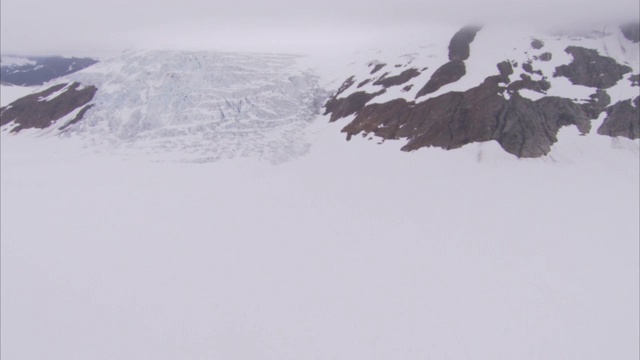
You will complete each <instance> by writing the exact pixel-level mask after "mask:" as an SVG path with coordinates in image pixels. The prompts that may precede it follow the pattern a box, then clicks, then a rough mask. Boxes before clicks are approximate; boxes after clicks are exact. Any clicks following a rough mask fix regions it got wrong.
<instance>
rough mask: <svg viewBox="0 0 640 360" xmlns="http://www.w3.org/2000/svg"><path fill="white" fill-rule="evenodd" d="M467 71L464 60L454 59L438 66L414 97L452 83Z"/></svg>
mask: <svg viewBox="0 0 640 360" xmlns="http://www.w3.org/2000/svg"><path fill="white" fill-rule="evenodd" d="M466 73H467V69H466V67H465V66H464V61H462V60H454V61H449V62H448V63H446V64H444V65H442V66H441V67H439V68H438V69H437V70H436V71H435V72H434V73H433V75H431V79H429V81H428V82H427V83H426V84H425V85H424V86H423V87H422V89H420V91H418V93H417V94H416V98H419V97H421V96H424V95H427V94H431V93H434V92H436V91H438V89H440V88H441V87H443V86H445V85H447V84H451V83H454V82H456V81H458V80H460V78H462V77H463V76H464V75H465V74H466Z"/></svg>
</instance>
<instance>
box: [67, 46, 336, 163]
mask: <svg viewBox="0 0 640 360" xmlns="http://www.w3.org/2000/svg"><path fill="white" fill-rule="evenodd" d="M297 59H298V57H297V56H294V55H275V54H238V53H217V52H183V51H169V50H166V51H162V50H153V51H132V52H126V53H124V54H122V55H121V56H117V57H115V58H112V59H109V60H106V61H103V62H101V63H99V64H97V65H95V66H93V67H91V68H88V69H86V70H84V71H82V72H78V73H75V74H72V75H70V76H68V77H67V78H65V79H64V80H71V81H77V82H80V83H81V84H85V85H94V86H97V87H98V89H99V90H98V93H97V94H96V97H95V99H94V104H95V106H94V107H93V108H91V109H90V110H89V111H88V112H87V113H86V115H85V118H84V119H83V121H81V122H80V123H78V124H76V125H74V126H73V127H71V128H69V130H68V131H67V136H72V135H74V136H75V135H77V136H80V137H82V138H83V139H85V140H86V141H87V142H89V143H91V144H93V145H98V146H100V145H107V146H108V148H109V149H110V150H113V151H114V152H116V153H121V154H127V153H131V151H132V150H133V152H136V153H148V154H150V155H152V154H156V155H158V156H160V157H162V158H163V159H173V160H178V161H186V162H204V161H214V160H219V159H225V158H226V159H229V158H235V157H257V158H260V159H264V160H267V161H269V162H273V163H280V162H283V161H286V160H288V159H291V158H293V157H296V156H300V155H303V154H305V153H306V152H307V151H308V149H309V144H308V142H307V141H306V140H305V138H304V129H305V128H306V127H307V126H308V125H309V124H310V123H311V122H312V121H313V120H314V119H315V118H316V116H317V114H318V112H319V110H320V107H321V106H322V105H323V102H324V99H325V98H326V92H325V91H324V90H323V89H321V88H320V86H319V84H318V78H317V76H316V75H314V74H313V73H312V72H310V71H306V70H304V69H301V68H300V67H298V66H296V61H297ZM152 156H153V155H152ZM172 156H176V157H177V158H172Z"/></svg>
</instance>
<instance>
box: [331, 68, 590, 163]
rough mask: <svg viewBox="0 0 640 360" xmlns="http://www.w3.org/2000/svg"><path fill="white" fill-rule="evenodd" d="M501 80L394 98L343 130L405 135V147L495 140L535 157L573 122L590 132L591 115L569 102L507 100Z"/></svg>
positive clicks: (454, 145)
mask: <svg viewBox="0 0 640 360" xmlns="http://www.w3.org/2000/svg"><path fill="white" fill-rule="evenodd" d="M500 81H501V79H500V76H493V77H489V78H487V80H486V81H485V82H484V83H483V84H482V85H480V86H478V87H475V88H472V89H469V90H468V91H465V92H451V93H447V94H444V95H441V96H438V97H435V98H431V99H428V100H426V101H424V102H422V103H418V104H416V103H415V102H407V101H405V100H403V99H398V100H394V101H390V102H387V103H384V104H371V105H367V106H366V107H364V108H363V109H362V110H361V111H359V112H358V115H357V116H356V118H355V119H354V120H353V121H352V122H351V123H350V124H348V125H347V126H346V127H345V128H344V129H343V132H345V133H347V136H348V137H351V136H353V135H355V134H358V133H360V132H364V133H373V134H375V135H377V136H380V137H382V138H385V139H398V138H406V139H408V140H409V142H408V143H407V145H405V146H404V147H403V150H406V151H411V150H416V149H419V148H421V147H425V146H427V147H428V146H437V147H441V148H444V149H455V148H459V147H461V146H463V145H466V144H469V143H472V142H478V141H489V140H496V141H497V142H498V143H500V145H501V146H502V147H503V148H504V149H505V150H506V151H508V152H509V153H512V154H514V155H516V156H519V157H537V156H542V155H545V154H547V153H548V152H549V151H550V149H551V145H552V144H553V143H554V142H556V141H557V139H556V134H557V132H558V129H559V128H560V127H562V126H566V125H577V126H578V127H579V129H580V130H581V131H583V132H588V131H589V129H590V123H589V119H588V118H587V116H586V115H585V114H584V113H583V112H582V110H581V108H580V107H579V106H578V105H576V104H574V103H572V102H571V101H570V100H568V99H562V98H554V97H545V98H542V99H540V100H538V101H532V100H529V99H526V98H523V97H521V96H519V95H518V94H517V93H515V94H514V96H512V97H511V98H510V99H509V100H507V99H505V98H504V97H503V96H502V93H503V92H504V91H505V89H504V87H501V86H500Z"/></svg>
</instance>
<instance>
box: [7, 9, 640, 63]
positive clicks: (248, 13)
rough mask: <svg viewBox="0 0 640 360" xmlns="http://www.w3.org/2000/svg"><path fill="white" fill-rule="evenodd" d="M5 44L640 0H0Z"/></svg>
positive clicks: (467, 18)
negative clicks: (151, 0) (310, 0)
mask: <svg viewBox="0 0 640 360" xmlns="http://www.w3.org/2000/svg"><path fill="white" fill-rule="evenodd" d="M0 7H1V9H0V10H1V15H0V16H1V23H0V24H1V25H0V26H1V33H0V36H1V43H0V46H1V49H0V50H1V52H2V54H33V55H38V54H65V55H71V54H77V55H88V54H105V53H110V52H120V51H122V50H125V49H130V48H138V47H178V46H179V47H187V48H188V47H199V48H202V47H205V48H208V47H211V48H213V49H225V48H233V49H244V50H251V49H253V48H255V49H256V50H257V51H264V50H265V48H268V47H269V46H273V47H274V49H279V48H281V47H283V46H284V47H286V46H287V45H288V44H295V43H300V42H310V43H313V42H325V43H326V42H328V41H338V40H345V39H360V40H362V39H369V40H370V39H372V38H374V37H375V34H376V32H384V31H392V30H393V29H397V28H403V27H419V26H420V25H421V24H424V23H427V22H438V21H439V22H456V23H460V24H463V23H466V22H471V21H477V22H486V21H518V22H519V21H536V22H548V21H552V22H556V23H558V22H565V21H583V20H593V19H598V18H601V19H603V20H606V19H609V20H615V21H618V20H620V19H634V18H635V19H637V18H638V13H639V12H640V6H639V4H638V0H608V1H601V0H536V1H531V2H518V1H515V0H486V1H473V0H435V1H430V0H423V1H415V0H323V1H314V2H303V1H300V0H297V1H295V0H272V1H259V0H234V1H230V0H225V1H219V0H211V1H206V0H182V1H176V0H156V1H153V2H149V1H141V0H109V1H102V0H84V1H82V0H56V1H51V0H2V1H0Z"/></svg>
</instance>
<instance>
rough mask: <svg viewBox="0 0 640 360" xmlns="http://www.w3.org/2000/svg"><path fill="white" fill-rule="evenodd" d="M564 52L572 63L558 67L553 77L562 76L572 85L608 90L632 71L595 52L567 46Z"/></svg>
mask: <svg viewBox="0 0 640 360" xmlns="http://www.w3.org/2000/svg"><path fill="white" fill-rule="evenodd" d="M565 52H567V53H568V54H570V55H571V56H573V61H572V62H571V63H570V64H569V65H561V66H558V67H557V68H556V71H555V73H554V74H553V76H554V77H558V76H564V77H566V78H568V79H569V81H571V83H572V84H574V85H584V86H588V87H595V88H598V89H608V88H610V87H612V86H614V85H615V84H616V83H617V82H618V81H620V80H621V79H622V78H623V76H624V74H627V73H630V72H631V71H632V69H631V68H630V67H628V66H625V65H620V64H618V63H617V62H616V61H615V60H614V59H612V58H610V57H606V56H602V55H600V54H598V52H597V51H596V50H592V49H585V48H583V47H579V46H569V47H567V48H566V49H565Z"/></svg>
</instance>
